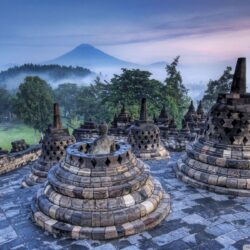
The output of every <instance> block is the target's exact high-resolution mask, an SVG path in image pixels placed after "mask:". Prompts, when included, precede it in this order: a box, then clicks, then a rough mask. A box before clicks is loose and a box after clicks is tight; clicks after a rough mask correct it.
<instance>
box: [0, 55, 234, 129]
mask: <svg viewBox="0 0 250 250" xmlns="http://www.w3.org/2000/svg"><path fill="white" fill-rule="evenodd" d="M178 65H179V57H176V58H175V59H174V60H173V62H172V63H170V64H168V65H166V79H165V81H164V82H160V81H157V80H155V79H152V78H151V77H152V74H151V73H150V72H149V71H144V70H139V69H125V68H124V69H122V72H121V74H119V75H114V76H113V78H112V79H111V80H110V81H109V82H107V81H105V82H103V81H102V80H101V79H100V77H97V78H96V79H95V80H94V82H92V84H90V85H88V86H79V85H77V84H73V83H64V84H60V85H59V86H58V87H57V88H55V89H52V88H51V86H50V85H49V84H48V83H47V82H46V81H45V80H43V79H41V78H40V77H26V78H25V81H24V83H22V84H21V85H20V86H19V89H18V91H17V93H14V92H10V91H8V90H7V89H6V88H4V87H0V121H1V120H3V119H1V117H7V116H8V114H13V113H14V114H15V115H16V116H17V118H18V119H20V120H21V121H23V122H24V123H26V124H28V125H30V126H32V127H33V128H34V129H36V130H39V131H44V130H45V129H46V127H47V125H48V124H49V123H51V119H52V106H53V102H54V101H56V102H58V103H59V104H60V106H61V111H62V117H63V119H64V120H67V122H68V123H67V124H71V125H72V124H73V125H74V121H78V122H76V123H75V124H79V122H83V121H87V120H90V119H91V120H94V121H96V122H101V121H106V122H108V123H110V122H111V121H112V120H113V117H114V115H115V114H117V113H118V112H119V111H120V109H121V106H122V104H125V106H126V108H127V110H128V111H129V112H130V114H131V115H132V116H133V118H134V119H138V117H139V109H140V100H141V98H142V97H146V98H147V100H148V114H149V117H150V118H151V119H152V118H153V117H154V116H155V115H156V116H157V115H158V114H159V113H160V110H161V108H162V106H163V105H165V106H166V107H167V108H168V110H169V112H170V114H171V116H172V117H174V118H175V119H176V123H177V125H178V126H179V127H180V126H181V120H182V119H183V116H184V114H185V113H186V111H187V108H188V106H189V103H190V101H191V98H190V97H189V96H188V89H187V88H186V87H185V86H184V84H183V80H182V76H181V72H180V71H179V70H178ZM49 68H50V66H49ZM231 70H232V69H231V67H227V68H226V70H225V71H224V72H223V74H222V76H221V77H220V78H219V79H217V80H210V81H209V82H208V84H207V90H206V91H205V95H204V97H203V99H202V102H203V105H204V107H205V108H206V110H209V109H210V107H211V106H212V105H213V104H214V103H215V101H216V99H217V95H218V93H219V92H228V91H229V89H230V86H231V83H232V73H231ZM10 72H11V71H10ZM62 74H63V73H62Z"/></svg>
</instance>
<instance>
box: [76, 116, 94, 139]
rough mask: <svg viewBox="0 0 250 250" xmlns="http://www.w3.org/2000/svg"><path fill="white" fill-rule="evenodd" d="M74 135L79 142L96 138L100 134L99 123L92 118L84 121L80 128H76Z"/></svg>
mask: <svg viewBox="0 0 250 250" xmlns="http://www.w3.org/2000/svg"><path fill="white" fill-rule="evenodd" d="M73 136H74V137H75V139H76V141H77V142H79V141H84V140H86V139H93V138H96V137H97V136H98V129H97V124H96V123H95V122H93V121H92V120H90V121H86V122H84V124H81V126H80V127H79V128H77V129H74V131H73Z"/></svg>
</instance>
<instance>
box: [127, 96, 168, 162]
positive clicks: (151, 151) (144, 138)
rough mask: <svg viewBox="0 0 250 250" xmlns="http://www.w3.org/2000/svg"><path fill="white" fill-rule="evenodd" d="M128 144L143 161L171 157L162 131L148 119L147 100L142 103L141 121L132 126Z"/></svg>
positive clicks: (144, 99)
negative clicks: (165, 146)
mask: <svg viewBox="0 0 250 250" xmlns="http://www.w3.org/2000/svg"><path fill="white" fill-rule="evenodd" d="M128 142H129V143H130V144H131V146H132V150H133V152H134V154H135V155H136V157H138V158H142V159H145V160H146V159H161V158H166V157H169V152H168V151H167V150H166V149H165V148H164V146H163V145H162V142H161V138H160V129H159V128H158V127H157V126H156V125H155V124H154V123H153V122H152V121H149V120H148V118H147V103H146V98H143V99H142V101H141V110H140V120H138V121H135V124H134V125H133V126H131V128H130V131H129V136H128Z"/></svg>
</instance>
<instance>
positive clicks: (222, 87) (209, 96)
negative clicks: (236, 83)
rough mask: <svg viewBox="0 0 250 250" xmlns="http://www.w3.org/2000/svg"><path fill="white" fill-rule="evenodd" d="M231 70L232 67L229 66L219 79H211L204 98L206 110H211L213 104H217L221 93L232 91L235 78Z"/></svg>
mask: <svg viewBox="0 0 250 250" xmlns="http://www.w3.org/2000/svg"><path fill="white" fill-rule="evenodd" d="M231 71H232V68H231V67H227V68H226V69H225V70H224V72H223V74H222V76H221V77H220V78H219V79H218V80H210V81H209V82H208V84H207V89H206V91H205V95H204V96H203V99H202V103H203V106H204V109H205V110H206V111H209V110H210V108H211V107H212V106H213V104H215V102H216V100H217V97H218V94H219V93H228V92H229V91H230V88H231V85H232V80H233V74H232V73H231Z"/></svg>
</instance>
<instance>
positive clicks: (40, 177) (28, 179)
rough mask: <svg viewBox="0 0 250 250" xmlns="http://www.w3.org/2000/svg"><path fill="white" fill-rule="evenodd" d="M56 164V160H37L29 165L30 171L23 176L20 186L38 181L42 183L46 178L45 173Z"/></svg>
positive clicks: (34, 183) (26, 185)
mask: <svg viewBox="0 0 250 250" xmlns="http://www.w3.org/2000/svg"><path fill="white" fill-rule="evenodd" d="M54 164H56V162H50V163H48V162H44V161H37V162H35V163H34V164H33V166H32V167H31V172H30V174H28V175H27V176H25V177H24V179H23V181H22V183H21V186H22V187H25V188H27V187H32V186H34V185H36V184H39V183H44V182H45V181H46V180H47V175H48V172H49V170H50V168H51V167H52V166H53V165H54Z"/></svg>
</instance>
